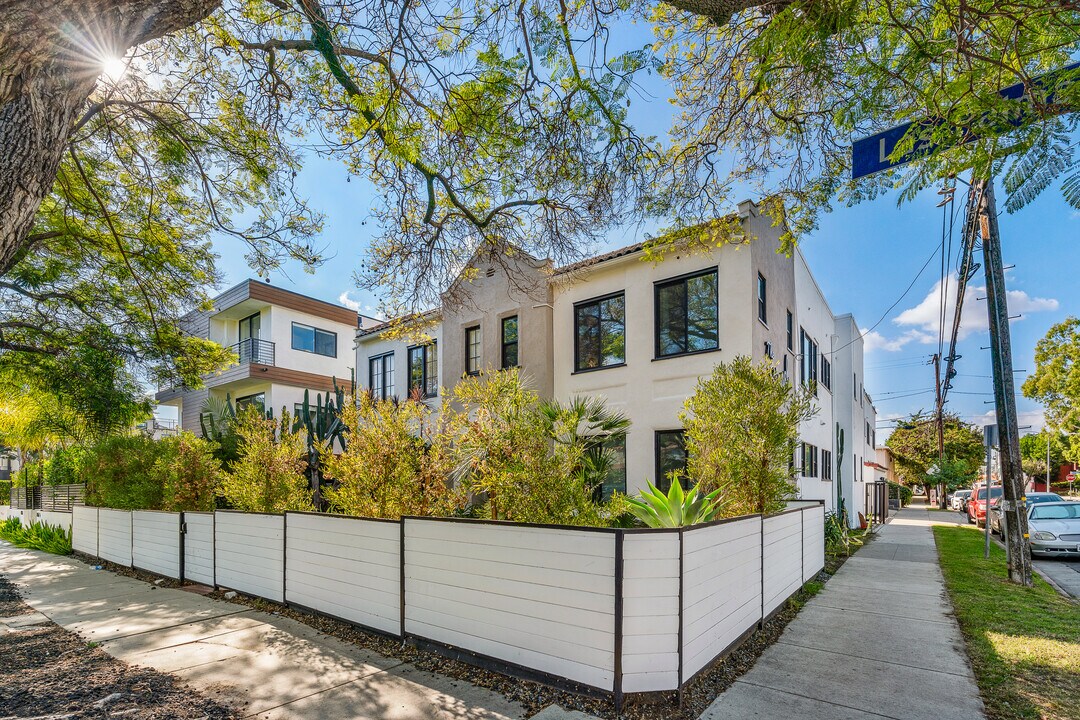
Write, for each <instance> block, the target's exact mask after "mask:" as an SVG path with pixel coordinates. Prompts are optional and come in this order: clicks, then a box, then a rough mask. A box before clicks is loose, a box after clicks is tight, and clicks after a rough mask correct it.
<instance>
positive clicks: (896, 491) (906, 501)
mask: <svg viewBox="0 0 1080 720" xmlns="http://www.w3.org/2000/svg"><path fill="white" fill-rule="evenodd" d="M914 494H915V493H914V491H912V489H911V488H909V487H908V486H907V485H901V484H900V483H894V482H890V483H889V497H891V498H894V497H898V498H900V507H903V506H905V505H910V504H911V498H912V496H913V495H914Z"/></svg>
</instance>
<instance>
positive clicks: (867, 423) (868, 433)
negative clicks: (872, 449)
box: [866, 420, 873, 445]
mask: <svg viewBox="0 0 1080 720" xmlns="http://www.w3.org/2000/svg"><path fill="white" fill-rule="evenodd" d="M866 444H867V445H872V444H873V443H872V442H871V440H870V421H869V420H867V421H866Z"/></svg>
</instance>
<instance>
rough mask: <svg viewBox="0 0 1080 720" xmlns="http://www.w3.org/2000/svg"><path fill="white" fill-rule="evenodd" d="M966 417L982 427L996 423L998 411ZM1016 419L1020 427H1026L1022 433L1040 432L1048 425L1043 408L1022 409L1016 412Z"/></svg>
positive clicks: (988, 411)
mask: <svg viewBox="0 0 1080 720" xmlns="http://www.w3.org/2000/svg"><path fill="white" fill-rule="evenodd" d="M964 419H965V420H967V421H969V422H970V423H971V424H973V425H976V426H978V427H982V426H983V425H996V424H997V411H996V410H987V411H986V412H984V413H983V414H982V415H971V416H968V417H966V418H964ZM1016 420H1017V422H1018V424H1019V425H1020V427H1022V428H1024V429H1023V430H1021V431H1020V434H1021V435H1027V434H1028V433H1040V432H1042V429H1043V428H1044V427H1046V417H1045V416H1044V415H1043V411H1042V410H1021V411H1019V412H1018V413H1016ZM1029 426H1030V427H1029Z"/></svg>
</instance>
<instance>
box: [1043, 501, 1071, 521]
mask: <svg viewBox="0 0 1080 720" xmlns="http://www.w3.org/2000/svg"><path fill="white" fill-rule="evenodd" d="M1031 519H1032V520H1077V519H1080V503H1070V504H1068V505H1044V506H1042V507H1037V508H1033V509H1032V511H1031Z"/></svg>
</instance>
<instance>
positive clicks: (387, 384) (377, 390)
mask: <svg viewBox="0 0 1080 720" xmlns="http://www.w3.org/2000/svg"><path fill="white" fill-rule="evenodd" d="M368 387H369V388H371V394H372V395H374V396H375V397H376V398H378V399H379V400H386V399H387V398H391V397H393V396H394V353H392V352H391V353H386V354H385V355H377V356H375V357H373V358H368Z"/></svg>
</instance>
